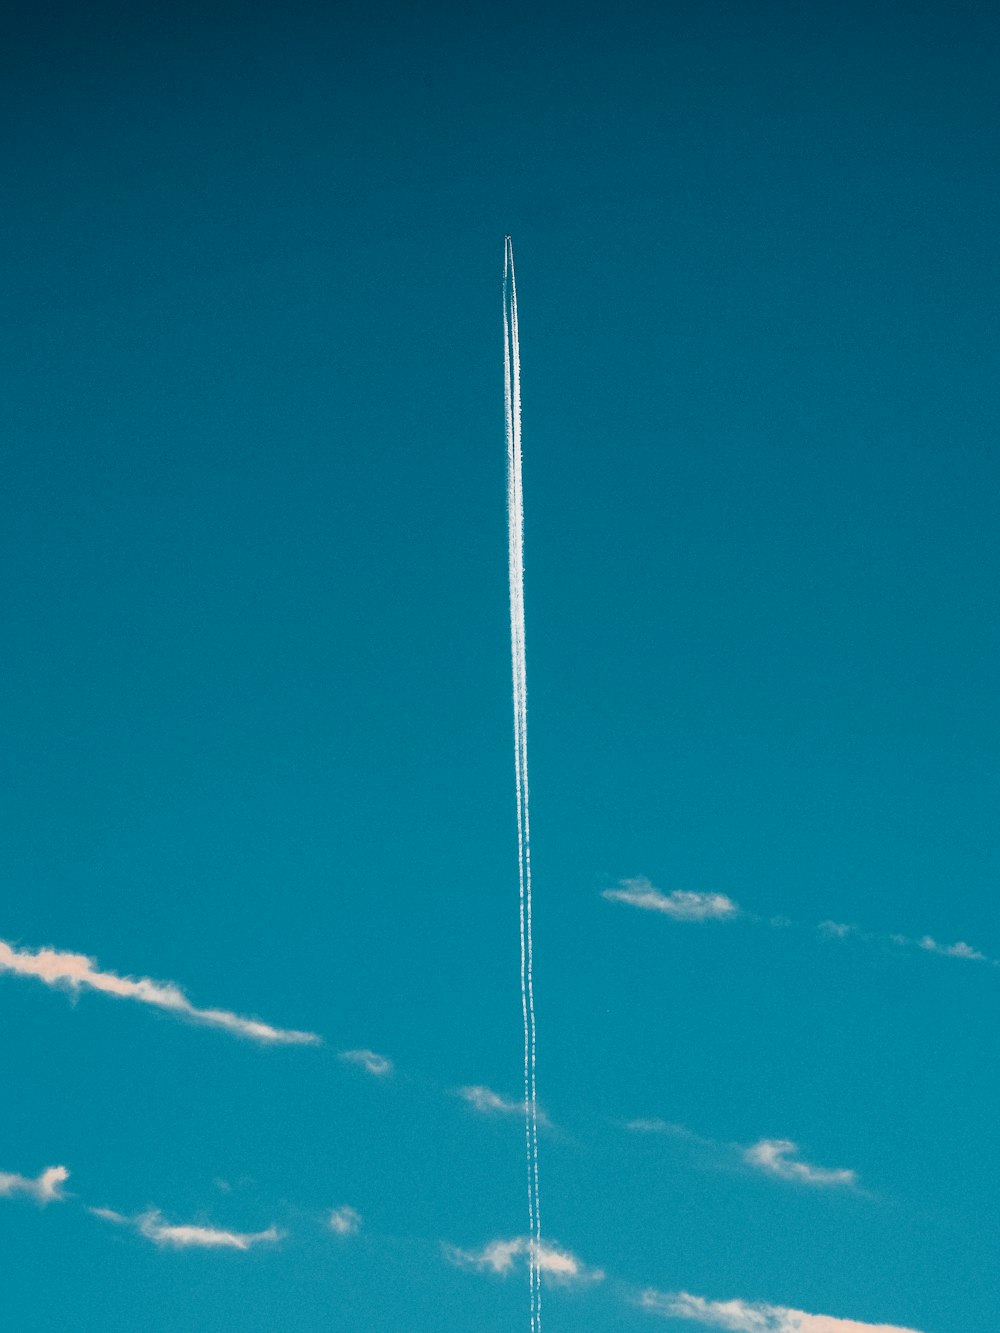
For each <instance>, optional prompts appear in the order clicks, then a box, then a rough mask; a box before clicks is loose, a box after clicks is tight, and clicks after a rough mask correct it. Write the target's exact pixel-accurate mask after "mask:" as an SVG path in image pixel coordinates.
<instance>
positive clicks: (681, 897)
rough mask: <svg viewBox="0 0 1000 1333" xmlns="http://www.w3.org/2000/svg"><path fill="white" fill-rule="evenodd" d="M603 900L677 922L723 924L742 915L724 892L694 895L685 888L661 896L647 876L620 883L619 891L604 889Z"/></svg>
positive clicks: (624, 880) (620, 881)
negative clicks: (667, 917)
mask: <svg viewBox="0 0 1000 1333" xmlns="http://www.w3.org/2000/svg"><path fill="white" fill-rule="evenodd" d="M601 897H602V898H607V900H608V901H609V902H613V903H628V904H629V906H630V907H641V908H644V909H645V910H646V911H648V912H662V913H663V914H664V915H665V916H669V917H672V918H673V919H674V920H675V921H724V920H726V919H727V918H731V917H734V916H736V915H738V913H739V908H738V907H737V906H736V904H735V903H734V902H733V900H732V898H727V897H726V895H725V894H724V893H691V892H690V891H689V890H686V889H674V890H673V892H672V893H661V892H660V890H659V889H657V888H655V887H654V886H653V885H652V884H651V883H650V882H649V880H648V879H646V877H645V876H644V875H640V876H639V877H638V878H637V879H623V880H619V882H618V888H617V889H605V890H604V892H603V893H602V894H601Z"/></svg>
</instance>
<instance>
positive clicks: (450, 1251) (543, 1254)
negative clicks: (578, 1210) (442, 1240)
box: [445, 1236, 604, 1284]
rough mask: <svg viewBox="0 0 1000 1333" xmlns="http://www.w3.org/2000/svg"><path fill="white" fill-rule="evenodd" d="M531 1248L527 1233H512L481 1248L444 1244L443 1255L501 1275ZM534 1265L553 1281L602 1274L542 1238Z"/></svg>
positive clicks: (586, 1279)
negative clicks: (516, 1234)
mask: <svg viewBox="0 0 1000 1333" xmlns="http://www.w3.org/2000/svg"><path fill="white" fill-rule="evenodd" d="M533 1247H534V1241H532V1240H531V1238H530V1237H529V1236H514V1237H512V1238H511V1239H510V1240H491V1241H490V1242H489V1243H488V1244H487V1245H484V1246H483V1248H482V1249H481V1250H460V1249H458V1248H457V1247H455V1246H453V1245H446V1246H445V1254H446V1255H447V1257H448V1258H449V1259H450V1261H451V1262H452V1263H453V1264H458V1265H459V1266H460V1267H462V1268H475V1269H477V1270H478V1271H479V1272H491V1273H498V1274H499V1275H500V1276H501V1277H505V1276H506V1275H507V1274H508V1273H510V1272H511V1271H512V1270H513V1268H514V1265H515V1263H516V1262H517V1261H519V1260H523V1259H526V1258H527V1256H528V1255H529V1254H530V1253H531V1251H532V1249H533ZM538 1267H539V1268H540V1269H541V1271H542V1272H543V1273H545V1274H547V1275H548V1276H549V1277H550V1278H551V1279H552V1280H553V1281H554V1282H557V1283H567V1284H569V1283H576V1282H599V1281H600V1280H601V1279H602V1278H603V1277H604V1273H603V1272H602V1271H601V1269H599V1268H590V1267H588V1266H587V1265H586V1264H584V1263H583V1262H582V1261H581V1260H580V1259H578V1258H577V1257H576V1255H575V1254H571V1253H570V1252H569V1250H564V1249H562V1248H561V1247H560V1246H558V1245H550V1244H547V1243H546V1242H545V1241H542V1243H541V1245H540V1246H539V1247H538Z"/></svg>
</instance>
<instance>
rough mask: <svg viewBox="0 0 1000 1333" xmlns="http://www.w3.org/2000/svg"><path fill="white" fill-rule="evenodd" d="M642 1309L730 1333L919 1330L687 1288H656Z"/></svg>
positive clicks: (647, 1295)
mask: <svg viewBox="0 0 1000 1333" xmlns="http://www.w3.org/2000/svg"><path fill="white" fill-rule="evenodd" d="M639 1305H640V1306H641V1308H642V1309H644V1310H648V1311H649V1313H650V1314H658V1315H662V1316H663V1317H664V1318H666V1319H691V1320H693V1321H694V1322H695V1323H696V1324H704V1325H706V1326H707V1327H708V1328H718V1329H724V1330H725V1331H726V1333H919V1330H918V1329H913V1328H903V1327H901V1325H899V1324H866V1323H862V1322H861V1321H860V1320H857V1319H837V1318H835V1317H834V1316H833V1315H826V1314H806V1312H805V1311H804V1310H793V1309H790V1308H789V1307H788V1306H784V1305H765V1304H762V1303H759V1302H754V1301H740V1300H734V1301H707V1300H705V1299H704V1297H702V1296H692V1295H691V1294H690V1293H689V1292H686V1291H674V1292H669V1291H655V1290H653V1289H652V1288H650V1289H649V1290H648V1291H644V1292H643V1294H642V1296H641V1297H640V1298H639Z"/></svg>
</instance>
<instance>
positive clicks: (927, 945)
mask: <svg viewBox="0 0 1000 1333" xmlns="http://www.w3.org/2000/svg"><path fill="white" fill-rule="evenodd" d="M917 947H918V948H920V949H925V950H926V951H927V952H928V953H939V954H942V955H943V956H944V957H945V958H968V959H970V960H971V961H974V962H977V963H985V962H986V955H985V954H984V953H980V952H979V950H978V949H974V948H973V947H972V945H971V944H966V942H965V941H964V940H957V941H956V942H955V943H954V944H938V942H937V940H935V939H932V938H931V936H930V935H925V936H924V937H923V939H921V940H918V941H917Z"/></svg>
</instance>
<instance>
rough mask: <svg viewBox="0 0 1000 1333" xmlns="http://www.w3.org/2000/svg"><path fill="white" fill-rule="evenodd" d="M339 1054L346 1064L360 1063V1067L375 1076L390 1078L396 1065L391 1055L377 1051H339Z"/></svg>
mask: <svg viewBox="0 0 1000 1333" xmlns="http://www.w3.org/2000/svg"><path fill="white" fill-rule="evenodd" d="M337 1055H338V1058H339V1059H341V1060H343V1061H344V1062H345V1063H346V1064H349V1065H358V1066H359V1068H361V1069H363V1070H365V1072H366V1073H368V1074H371V1075H373V1077H375V1078H388V1076H389V1075H390V1074H391V1073H392V1072H393V1068H394V1066H393V1063H392V1061H391V1060H390V1059H389V1057H388V1056H387V1055H379V1053H378V1052H377V1051H369V1050H359V1051H338V1053H337Z"/></svg>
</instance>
